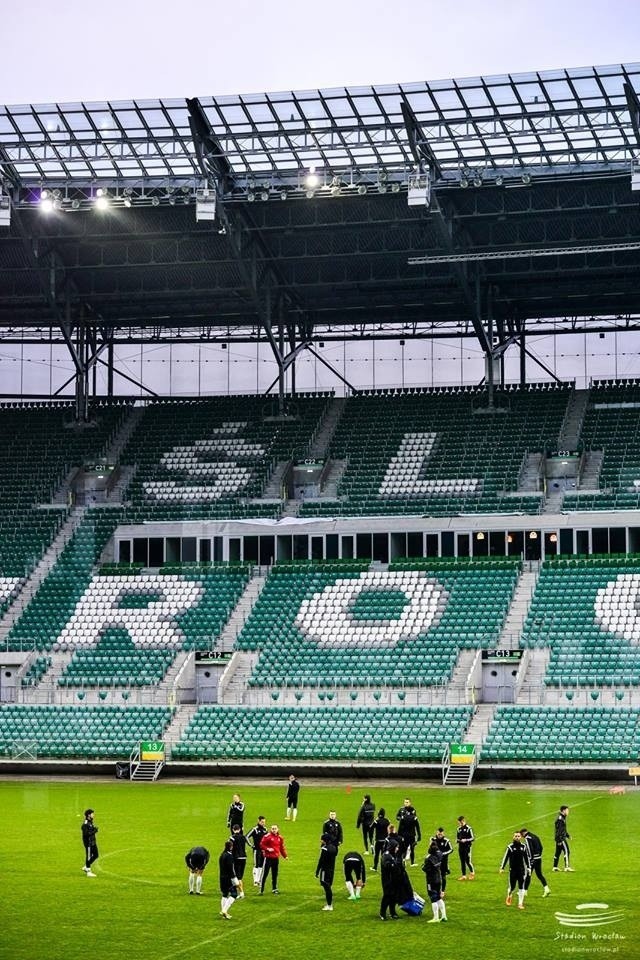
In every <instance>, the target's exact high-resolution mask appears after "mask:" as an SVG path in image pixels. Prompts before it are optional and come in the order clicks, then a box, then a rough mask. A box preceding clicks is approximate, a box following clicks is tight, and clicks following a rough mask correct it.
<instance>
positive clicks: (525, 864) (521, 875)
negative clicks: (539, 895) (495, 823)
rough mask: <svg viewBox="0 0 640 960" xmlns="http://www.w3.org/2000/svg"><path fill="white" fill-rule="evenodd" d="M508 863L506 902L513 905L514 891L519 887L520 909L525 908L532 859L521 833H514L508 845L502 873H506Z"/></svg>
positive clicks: (501, 867)
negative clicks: (526, 884)
mask: <svg viewBox="0 0 640 960" xmlns="http://www.w3.org/2000/svg"><path fill="white" fill-rule="evenodd" d="M507 864H509V886H508V887H507V899H506V900H505V903H506V905H507V906H508V907H510V906H511V900H512V894H513V891H514V890H516V889H517V891H518V910H524V896H525V893H526V892H527V891H526V890H525V887H524V884H525V880H526V878H527V874H528V873H529V872H530V870H531V861H530V860H529V851H528V850H527V845H526V844H525V843H524V842H523V840H522V837H521V836H520V834H519V833H514V835H513V840H512V841H511V843H510V844H508V845H507V849H506V850H505V852H504V857H503V858H502V863H501V864H500V873H504V868H505V867H506V865H507Z"/></svg>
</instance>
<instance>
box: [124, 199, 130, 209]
mask: <svg viewBox="0 0 640 960" xmlns="http://www.w3.org/2000/svg"><path fill="white" fill-rule="evenodd" d="M124 205H125V207H130V206H131V197H125V198H124Z"/></svg>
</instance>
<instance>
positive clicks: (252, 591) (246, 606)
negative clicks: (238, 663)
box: [218, 574, 267, 653]
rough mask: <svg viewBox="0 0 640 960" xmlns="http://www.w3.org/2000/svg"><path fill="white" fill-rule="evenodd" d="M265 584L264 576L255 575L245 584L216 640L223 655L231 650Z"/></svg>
mask: <svg viewBox="0 0 640 960" xmlns="http://www.w3.org/2000/svg"><path fill="white" fill-rule="evenodd" d="M266 582H267V578H266V576H263V575H262V574H256V575H255V576H254V577H252V578H251V579H250V580H249V582H248V583H247V585H246V587H245V589H244V591H243V593H242V594H241V596H240V599H239V600H238V602H237V604H236V606H235V609H234V610H233V612H232V614H231V616H230V617H229V619H228V620H227V623H226V625H225V627H224V629H223V630H222V632H221V634H220V637H219V639H218V649H219V650H221V651H222V652H223V653H230V652H231V651H232V650H233V648H234V645H235V642H236V638H237V636H238V634H239V633H240V631H241V630H242V628H243V626H244V625H245V623H246V622H247V619H248V618H249V615H250V613H251V611H252V610H253V607H254V605H255V602H256V600H257V599H258V597H259V596H260V594H261V593H262V589H263V587H264V585H265V583H266Z"/></svg>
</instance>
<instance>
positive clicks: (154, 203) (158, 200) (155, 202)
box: [151, 197, 160, 207]
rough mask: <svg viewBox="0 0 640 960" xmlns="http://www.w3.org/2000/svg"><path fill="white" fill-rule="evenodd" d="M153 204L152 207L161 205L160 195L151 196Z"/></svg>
mask: <svg viewBox="0 0 640 960" xmlns="http://www.w3.org/2000/svg"><path fill="white" fill-rule="evenodd" d="M151 206H152V207H159V206H160V198H159V197H151Z"/></svg>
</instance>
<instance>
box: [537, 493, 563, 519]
mask: <svg viewBox="0 0 640 960" xmlns="http://www.w3.org/2000/svg"><path fill="white" fill-rule="evenodd" d="M564 494H565V491H564V490H554V491H553V493H548V494H547V496H546V497H545V499H544V502H543V504H542V510H541V511H540V513H544V514H549V513H553V514H554V515H555V514H558V513H560V512H561V511H562V501H563V500H564Z"/></svg>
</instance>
